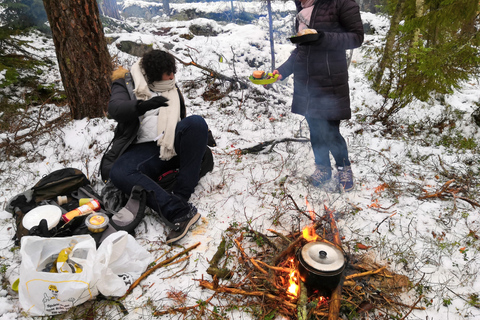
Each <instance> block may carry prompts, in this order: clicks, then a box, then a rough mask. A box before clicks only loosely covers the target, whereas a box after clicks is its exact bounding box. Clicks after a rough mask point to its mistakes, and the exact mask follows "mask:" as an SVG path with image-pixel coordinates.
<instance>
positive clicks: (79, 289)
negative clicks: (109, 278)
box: [18, 235, 98, 316]
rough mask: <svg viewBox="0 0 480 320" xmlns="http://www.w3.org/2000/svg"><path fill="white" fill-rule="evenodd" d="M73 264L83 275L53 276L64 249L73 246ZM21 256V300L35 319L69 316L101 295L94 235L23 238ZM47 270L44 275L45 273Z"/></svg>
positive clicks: (22, 304) (70, 258)
mask: <svg viewBox="0 0 480 320" xmlns="http://www.w3.org/2000/svg"><path fill="white" fill-rule="evenodd" d="M72 244H74V246H73V249H72V252H71V253H70V254H69V263H72V265H75V267H80V268H81V272H80V273H58V272H55V273H53V272H50V270H51V269H52V267H53V265H54V264H55V262H56V257H57V256H58V254H59V252H60V251H61V250H62V249H65V248H67V247H70V246H72ZM20 254H21V258H22V262H21V264H20V284H19V290H18V293H19V300H20V305H21V306H22V308H23V309H24V310H25V311H26V312H27V313H28V314H29V315H31V316H41V315H55V314H60V313H64V312H66V311H67V310H68V309H70V308H71V307H72V306H76V305H80V304H82V303H84V302H85V301H87V300H89V299H92V298H93V297H95V296H96V295H97V294H98V291H97V287H96V284H95V281H96V279H95V273H94V261H95V260H94V259H95V256H96V245H95V241H94V240H93V238H92V237H91V236H90V235H79V236H73V237H66V238H42V237H37V236H28V237H23V238H22V240H21V249H20ZM42 270H44V271H42Z"/></svg>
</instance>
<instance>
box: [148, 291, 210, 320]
mask: <svg viewBox="0 0 480 320" xmlns="http://www.w3.org/2000/svg"><path fill="white" fill-rule="evenodd" d="M216 294H217V293H216V292H215V293H214V294H213V295H212V296H211V297H210V298H208V299H207V300H205V301H203V302H202V305H206V304H207V303H209V302H210V301H211V300H212V299H213V297H214V296H215V295H216ZM199 306H200V303H199V304H196V305H194V306H191V307H180V308H172V309H167V310H163V311H155V312H154V313H153V315H154V316H163V315H166V314H172V313H178V312H180V313H185V311H188V310H191V309H196V308H198V307H199Z"/></svg>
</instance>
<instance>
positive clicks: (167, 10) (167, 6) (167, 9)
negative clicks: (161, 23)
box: [162, 0, 170, 17]
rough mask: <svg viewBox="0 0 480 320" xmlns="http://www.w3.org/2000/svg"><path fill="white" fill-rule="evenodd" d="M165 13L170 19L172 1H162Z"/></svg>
mask: <svg viewBox="0 0 480 320" xmlns="http://www.w3.org/2000/svg"><path fill="white" fill-rule="evenodd" d="M162 4H163V12H165V14H166V15H167V16H169V17H170V0H162Z"/></svg>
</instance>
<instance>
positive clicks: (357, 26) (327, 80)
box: [278, 0, 364, 120]
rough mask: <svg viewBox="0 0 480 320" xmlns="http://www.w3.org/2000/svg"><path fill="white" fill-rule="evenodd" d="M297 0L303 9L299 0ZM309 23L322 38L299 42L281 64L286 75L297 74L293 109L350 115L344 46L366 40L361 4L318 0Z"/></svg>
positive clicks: (303, 112) (320, 114)
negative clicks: (359, 5) (364, 38)
mask: <svg viewBox="0 0 480 320" xmlns="http://www.w3.org/2000/svg"><path fill="white" fill-rule="evenodd" d="M296 3H297V8H299V9H301V7H299V2H298V0H297V1H296ZM297 25H298V23H297ZM308 27H309V28H310V29H315V30H317V31H318V33H319V34H320V35H321V37H320V39H318V40H316V41H314V42H308V43H304V44H299V45H297V48H296V49H295V50H294V51H293V52H292V54H291V55H290V57H289V58H288V60H287V61H286V62H285V63H284V64H283V65H282V66H280V67H279V68H278V71H279V72H280V74H281V75H282V76H283V78H286V77H288V76H289V75H290V74H292V73H293V74H294V92H293V102H292V112H294V113H298V114H301V115H304V116H309V117H313V118H322V119H326V120H343V119H349V118H350V117H351V110H350V95H349V87H348V66H347V59H346V53H345V50H347V49H353V48H357V47H359V46H360V45H361V44H362V42H363V36H364V32H363V23H362V20H361V18H360V12H359V7H358V4H357V3H356V2H355V1H354V0H319V1H317V3H316V4H315V6H314V8H313V11H312V17H311V19H310V25H309V26H308ZM297 28H298V26H297Z"/></svg>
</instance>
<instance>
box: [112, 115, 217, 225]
mask: <svg viewBox="0 0 480 320" xmlns="http://www.w3.org/2000/svg"><path fill="white" fill-rule="evenodd" d="M207 136H208V127H207V124H206V122H205V120H204V119H203V118H202V117H200V116H196V115H193V116H189V117H186V118H184V119H182V120H181V121H180V122H179V123H178V124H177V127H176V129H175V152H176V153H177V155H176V156H175V157H173V158H172V159H170V160H168V161H163V160H161V159H160V158H159V156H160V147H159V146H157V143H156V142H146V143H140V144H133V145H131V146H129V147H128V148H127V150H126V151H125V153H123V154H122V155H121V156H120V157H119V158H118V159H117V161H115V163H114V164H113V167H112V170H111V171H110V179H111V180H112V182H113V184H114V185H115V186H116V187H117V188H119V189H120V190H122V191H123V192H124V193H125V194H130V192H131V190H132V188H133V186H135V185H140V186H142V187H143V188H144V189H145V190H147V191H149V192H148V196H147V205H148V206H149V207H150V208H152V209H153V210H155V211H156V212H158V213H161V214H162V215H163V217H164V218H166V219H167V220H168V221H170V222H173V221H175V220H181V217H183V216H185V215H187V214H188V212H189V210H190V207H189V206H188V204H187V201H188V199H189V198H190V196H191V194H192V193H193V192H194V190H195V187H196V185H197V184H198V180H199V179H200V166H201V163H202V157H203V155H204V153H205V149H206V147H207ZM176 168H178V169H179V171H178V174H177V179H176V184H175V187H174V189H173V193H174V194H172V193H169V192H167V191H165V190H164V189H162V188H161V187H160V186H159V185H158V183H157V181H158V178H159V176H160V175H161V174H162V173H164V172H166V171H168V170H171V169H176Z"/></svg>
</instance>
